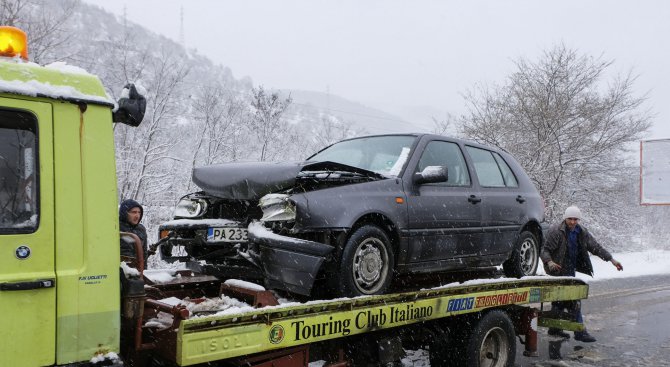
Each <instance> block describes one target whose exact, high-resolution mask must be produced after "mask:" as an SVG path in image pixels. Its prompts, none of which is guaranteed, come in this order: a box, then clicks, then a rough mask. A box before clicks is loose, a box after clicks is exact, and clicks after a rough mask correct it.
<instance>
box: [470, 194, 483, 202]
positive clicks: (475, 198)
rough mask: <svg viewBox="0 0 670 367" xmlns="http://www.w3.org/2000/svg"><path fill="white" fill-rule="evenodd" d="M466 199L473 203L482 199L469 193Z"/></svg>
mask: <svg viewBox="0 0 670 367" xmlns="http://www.w3.org/2000/svg"><path fill="white" fill-rule="evenodd" d="M468 201H469V202H471V203H473V204H477V203H480V202H481V201H482V198H478V197H477V196H475V195H470V197H468Z"/></svg>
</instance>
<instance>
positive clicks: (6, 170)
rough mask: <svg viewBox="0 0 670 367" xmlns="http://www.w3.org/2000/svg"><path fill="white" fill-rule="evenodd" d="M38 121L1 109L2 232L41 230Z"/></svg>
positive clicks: (0, 217)
mask: <svg viewBox="0 0 670 367" xmlns="http://www.w3.org/2000/svg"><path fill="white" fill-rule="evenodd" d="M37 167H39V165H38V161H37V120H36V119H35V116H33V115H32V114H29V113H25V112H18V111H11V110H0V234H10V233H32V232H35V230H37V224H38V215H39V212H38V207H37V202H38V201H37V189H38V188H37V183H38V181H37Z"/></svg>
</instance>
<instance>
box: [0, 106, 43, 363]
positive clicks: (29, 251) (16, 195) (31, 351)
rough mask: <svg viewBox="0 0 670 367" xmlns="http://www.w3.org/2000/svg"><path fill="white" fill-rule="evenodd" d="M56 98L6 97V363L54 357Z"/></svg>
mask: <svg viewBox="0 0 670 367" xmlns="http://www.w3.org/2000/svg"><path fill="white" fill-rule="evenodd" d="M52 132H53V130H52V112H51V105H50V104H48V103H43V102H33V101H26V100H21V99H12V98H2V97H0V310H2V317H0V332H2V334H3V336H2V342H0V366H13V367H18V366H44V365H52V364H54V362H55V334H56V331H55V315H56V304H55V303H56V302H55V301H56V288H55V287H56V284H55V274H54V197H53V158H52V157H53V143H52V142H53V139H52Z"/></svg>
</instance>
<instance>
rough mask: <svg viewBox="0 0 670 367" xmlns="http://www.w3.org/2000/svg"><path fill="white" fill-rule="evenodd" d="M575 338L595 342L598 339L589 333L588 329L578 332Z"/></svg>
mask: <svg viewBox="0 0 670 367" xmlns="http://www.w3.org/2000/svg"><path fill="white" fill-rule="evenodd" d="M575 340H578V341H580V342H583V343H593V342H595V341H596V338H594V337H593V335H591V334H589V333H588V332H586V331H583V332H581V333H580V332H576V333H575Z"/></svg>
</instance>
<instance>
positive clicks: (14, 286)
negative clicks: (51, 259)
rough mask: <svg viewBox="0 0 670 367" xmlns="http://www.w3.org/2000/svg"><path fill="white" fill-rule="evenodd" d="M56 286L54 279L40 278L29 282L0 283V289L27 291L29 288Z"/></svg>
mask: <svg viewBox="0 0 670 367" xmlns="http://www.w3.org/2000/svg"><path fill="white" fill-rule="evenodd" d="M55 286H56V281H55V280H54V279H40V280H33V281H31V282H16V283H0V291H28V290H31V289H41V288H53V287H55Z"/></svg>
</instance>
